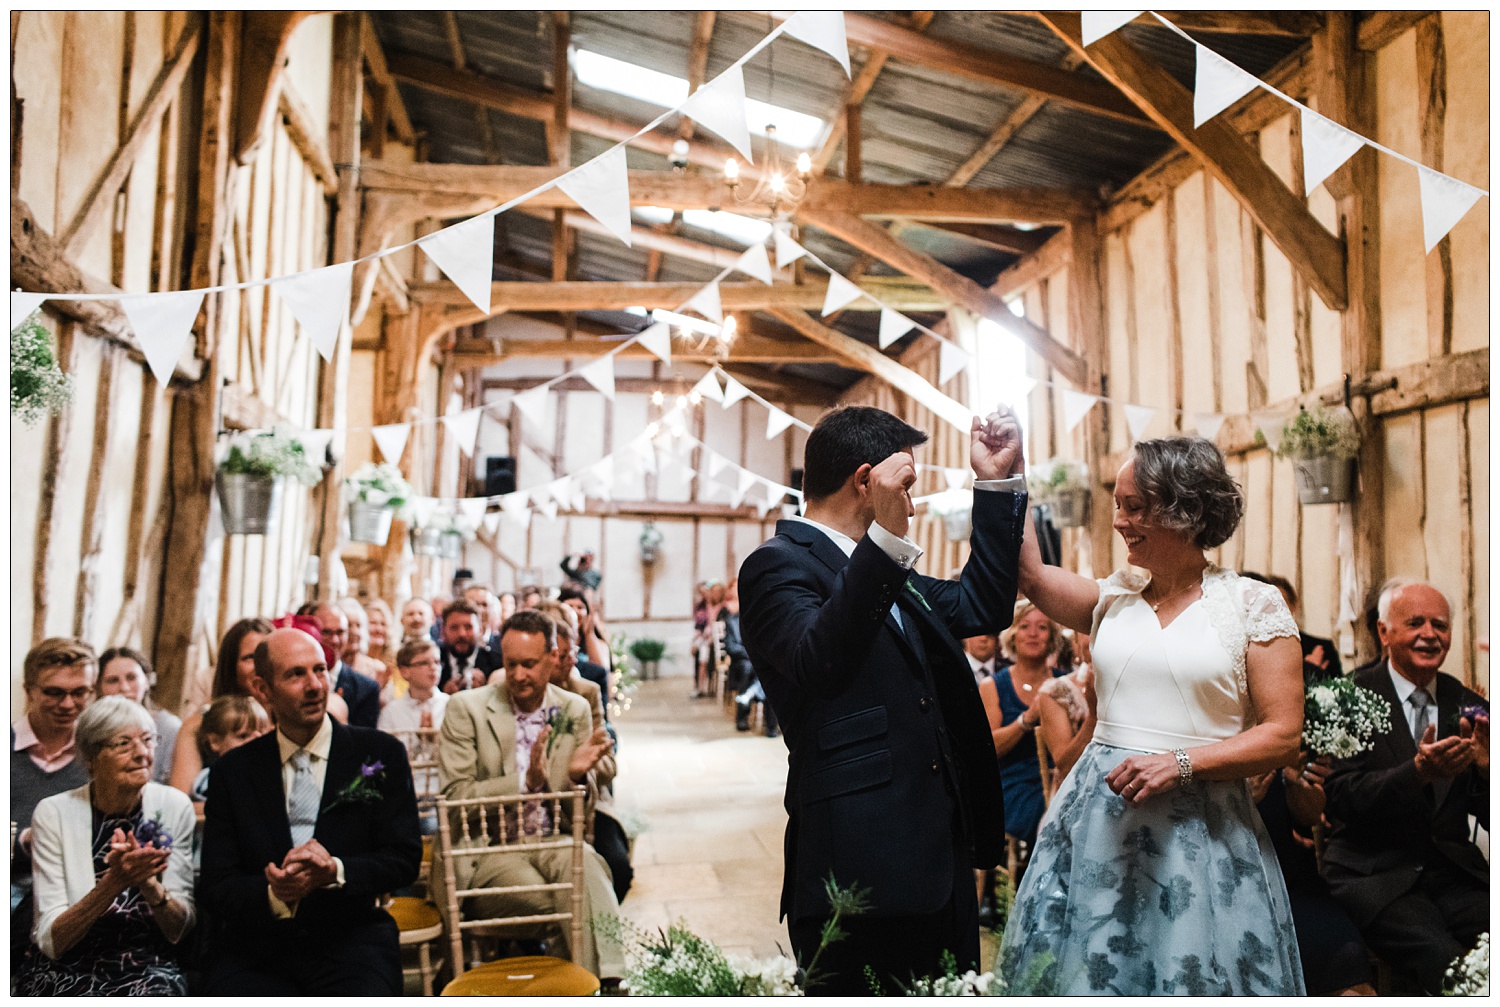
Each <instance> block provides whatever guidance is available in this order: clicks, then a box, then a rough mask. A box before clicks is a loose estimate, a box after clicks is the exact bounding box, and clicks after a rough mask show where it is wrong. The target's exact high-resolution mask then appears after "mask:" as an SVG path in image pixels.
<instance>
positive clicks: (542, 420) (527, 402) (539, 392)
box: [510, 385, 551, 427]
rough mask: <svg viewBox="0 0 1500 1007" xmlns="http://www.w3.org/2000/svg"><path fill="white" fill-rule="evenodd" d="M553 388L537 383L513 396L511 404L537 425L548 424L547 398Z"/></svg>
mask: <svg viewBox="0 0 1500 1007" xmlns="http://www.w3.org/2000/svg"><path fill="white" fill-rule="evenodd" d="M550 391H551V389H550V388H549V387H548V386H547V385H537V386H536V387H535V388H528V389H526V391H524V392H521V393H520V394H518V395H515V396H513V397H512V398H511V400H510V404H511V405H512V406H513V407H515V408H516V409H519V410H521V415H522V416H524V417H526V418H527V419H528V420H530V421H531V425H532V426H535V427H545V426H546V425H547V399H548V393H549V392H550Z"/></svg>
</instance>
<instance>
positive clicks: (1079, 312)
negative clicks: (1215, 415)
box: [1058, 216, 1115, 576]
mask: <svg viewBox="0 0 1500 1007" xmlns="http://www.w3.org/2000/svg"><path fill="white" fill-rule="evenodd" d="M1058 237H1059V238H1062V239H1064V240H1065V241H1066V242H1067V244H1068V246H1069V260H1070V262H1071V267H1070V268H1069V270H1068V332H1069V333H1070V334H1071V335H1072V337H1073V340H1074V343H1075V345H1077V346H1078V348H1079V350H1080V351H1081V353H1082V356H1083V359H1084V361H1085V363H1086V364H1087V366H1088V375H1087V379H1086V381H1085V383H1084V387H1083V390H1084V391H1086V392H1088V393H1089V394H1091V395H1104V394H1108V392H1109V389H1108V387H1107V380H1108V379H1107V377H1106V375H1105V370H1104V368H1105V363H1106V361H1107V360H1108V359H1109V332H1108V329H1107V328H1106V322H1105V311H1104V282H1103V281H1104V270H1105V266H1104V262H1103V243H1102V242H1101V241H1100V238H1099V219H1098V218H1097V217H1095V216H1088V217H1082V218H1079V219H1078V220H1076V221H1074V222H1073V224H1072V225H1071V226H1069V228H1068V229H1067V230H1066V231H1064V232H1063V233H1062V234H1060V235H1058ZM1109 423H1110V411H1109V410H1108V409H1090V410H1089V414H1088V417H1087V418H1086V419H1085V421H1084V429H1083V446H1084V459H1085V460H1086V461H1087V462H1088V466H1089V470H1090V471H1091V472H1093V473H1094V477H1095V479H1097V478H1098V477H1099V476H1100V475H1101V472H1100V469H1101V465H1102V463H1103V460H1104V456H1105V455H1106V454H1107V453H1108V451H1109V436H1110V429H1109ZM1112 519H1113V513H1112V511H1111V508H1110V507H1108V506H1106V505H1105V502H1104V501H1102V500H1096V501H1095V502H1094V504H1093V506H1092V507H1091V508H1090V513H1089V524H1088V536H1089V563H1090V566H1091V568H1092V570H1093V574H1091V576H1092V575H1096V574H1102V573H1103V572H1104V571H1106V570H1112V569H1113V568H1114V562H1113V559H1114V555H1113V550H1114V538H1115V536H1114V527H1113V520H1112Z"/></svg>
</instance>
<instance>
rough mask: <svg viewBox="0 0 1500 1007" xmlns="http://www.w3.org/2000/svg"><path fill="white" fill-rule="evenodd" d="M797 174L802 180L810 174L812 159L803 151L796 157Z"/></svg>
mask: <svg viewBox="0 0 1500 1007" xmlns="http://www.w3.org/2000/svg"><path fill="white" fill-rule="evenodd" d="M797 174H798V175H801V176H802V177H803V178H806V177H807V176H808V175H811V174H812V158H811V157H809V156H808V155H807V151H805V150H804V151H803V152H802V153H800V154H798V155H797Z"/></svg>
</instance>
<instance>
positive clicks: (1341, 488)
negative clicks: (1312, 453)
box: [1292, 455, 1359, 504]
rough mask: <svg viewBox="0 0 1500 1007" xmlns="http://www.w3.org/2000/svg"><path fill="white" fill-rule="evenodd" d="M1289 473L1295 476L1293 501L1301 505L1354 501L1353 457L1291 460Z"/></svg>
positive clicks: (1326, 456) (1321, 456) (1356, 476)
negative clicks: (1297, 501)
mask: <svg viewBox="0 0 1500 1007" xmlns="http://www.w3.org/2000/svg"><path fill="white" fill-rule="evenodd" d="M1292 471H1293V472H1294V473H1295V474H1296V477H1297V499H1298V500H1301V501H1302V503H1304V504H1333V503H1348V502H1349V501H1350V500H1352V499H1354V487H1355V486H1356V485H1357V481H1358V478H1359V470H1358V466H1357V463H1356V461H1355V460H1354V459H1353V458H1335V457H1333V456H1332V455H1320V456H1319V457H1317V458H1294V459H1292Z"/></svg>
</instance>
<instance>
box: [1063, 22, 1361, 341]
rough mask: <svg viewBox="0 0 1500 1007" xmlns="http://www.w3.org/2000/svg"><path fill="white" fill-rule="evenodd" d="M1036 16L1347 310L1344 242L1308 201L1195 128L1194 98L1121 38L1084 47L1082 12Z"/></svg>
mask: <svg viewBox="0 0 1500 1007" xmlns="http://www.w3.org/2000/svg"><path fill="white" fill-rule="evenodd" d="M1038 17H1040V18H1041V19H1042V20H1043V21H1045V22H1046V23H1047V24H1048V25H1049V26H1050V27H1051V28H1052V30H1053V31H1054V32H1055V33H1056V34H1057V36H1058V37H1059V38H1061V39H1062V40H1063V41H1065V42H1067V43H1068V44H1069V45H1070V46H1072V47H1073V50H1074V51H1075V52H1077V53H1078V54H1079V55H1081V56H1082V57H1083V58H1084V59H1086V60H1088V61H1089V63H1090V64H1091V65H1092V66H1093V67H1094V68H1095V69H1096V70H1098V71H1099V72H1100V73H1102V74H1103V75H1104V76H1105V77H1106V78H1107V79H1109V80H1111V81H1113V82H1114V83H1115V84H1116V85H1117V86H1119V87H1120V89H1121V90H1123V91H1125V92H1126V93H1127V94H1129V95H1130V96H1131V98H1132V100H1134V101H1135V102H1137V103H1138V104H1139V105H1140V106H1141V108H1142V109H1144V110H1145V111H1146V112H1147V113H1149V114H1150V116H1151V117H1152V119H1154V120H1155V121H1156V122H1157V123H1158V124H1159V125H1160V126H1161V127H1162V128H1163V129H1164V130H1166V131H1167V132H1168V134H1170V135H1171V137H1172V138H1173V139H1174V140H1176V141H1177V142H1178V143H1179V144H1180V145H1182V147H1183V148H1184V149H1185V150H1188V151H1189V152H1191V153H1192V154H1193V156H1194V157H1195V158H1197V159H1198V161H1199V162H1201V163H1202V164H1203V166H1204V168H1206V169H1207V170H1208V171H1209V172H1210V173H1211V174H1212V175H1213V176H1214V178H1216V179H1217V180H1218V181H1219V183H1220V184H1221V185H1223V186H1224V187H1225V188H1226V189H1228V190H1229V192H1230V193H1232V194H1233V195H1234V197H1235V198H1236V199H1237V200H1238V201H1239V203H1240V205H1241V206H1243V207H1244V208H1245V209H1246V210H1247V211H1248V212H1249V213H1250V215H1251V216H1252V217H1253V218H1254V219H1255V222H1256V223H1257V224H1259V225H1260V227H1261V229H1262V230H1264V231H1265V233H1266V235H1267V236H1268V237H1269V238H1270V239H1271V240H1272V241H1273V242H1275V243H1276V247H1277V248H1279V249H1281V252H1282V254H1283V255H1285V256H1286V257H1287V259H1288V260H1290V262H1291V263H1292V266H1293V267H1294V268H1295V269H1296V270H1297V271H1298V272H1299V273H1300V274H1301V275H1302V277H1303V278H1304V279H1305V280H1306V281H1307V282H1308V285H1309V286H1311V287H1312V288H1313V289H1314V290H1316V291H1317V292H1318V296H1319V297H1320V298H1322V300H1323V303H1324V304H1325V305H1327V306H1328V307H1329V308H1330V309H1331V310H1334V311H1342V310H1344V308H1345V307H1346V306H1347V305H1348V280H1347V277H1346V276H1345V254H1344V245H1343V242H1342V241H1341V240H1340V239H1338V238H1336V237H1334V236H1333V235H1332V234H1330V233H1329V232H1328V229H1327V228H1325V227H1324V226H1323V225H1322V224H1321V223H1320V222H1319V221H1318V219H1317V218H1316V217H1314V216H1313V215H1312V213H1311V211H1309V210H1308V208H1307V203H1306V201H1305V200H1304V199H1302V197H1300V196H1297V195H1295V194H1293V193H1292V191H1291V190H1290V189H1288V188H1287V186H1286V183H1284V182H1282V180H1281V179H1280V178H1279V177H1278V176H1277V175H1276V173H1275V172H1273V171H1272V170H1271V167H1270V166H1269V165H1268V164H1266V163H1265V161H1263V160H1261V157H1260V155H1259V154H1258V153H1257V152H1256V151H1255V150H1253V149H1251V147H1250V146H1249V145H1248V144H1247V143H1246V142H1245V141H1244V140H1243V139H1242V138H1241V137H1240V136H1239V135H1238V134H1236V133H1235V131H1234V129H1233V128H1232V127H1231V126H1229V125H1228V124H1226V123H1225V122H1223V120H1222V119H1221V118H1215V119H1210V120H1209V121H1208V122H1206V123H1204V124H1203V125H1202V126H1200V127H1197V128H1196V129H1195V128H1194V127H1193V99H1192V95H1191V94H1190V93H1189V92H1188V90H1187V89H1186V88H1184V87H1183V86H1182V85H1181V84H1179V83H1178V82H1177V80H1176V79H1175V78H1173V77H1172V76H1171V75H1170V74H1168V73H1167V72H1166V71H1165V70H1163V69H1162V68H1161V67H1160V66H1158V65H1157V64H1156V63H1154V62H1152V61H1151V60H1148V59H1146V58H1144V57H1142V56H1141V55H1140V53H1138V52H1137V51H1136V50H1135V48H1134V47H1132V46H1131V44H1130V43H1129V42H1128V41H1126V40H1125V38H1124V36H1123V35H1122V34H1121V33H1119V32H1116V33H1115V34H1113V35H1108V36H1106V37H1104V38H1102V39H1099V40H1098V41H1096V42H1095V43H1093V44H1092V45H1090V46H1088V47H1087V48H1085V47H1084V45H1083V38H1082V25H1081V19H1080V17H1079V15H1078V14H1077V13H1075V12H1072V11H1043V12H1041V13H1040V14H1038Z"/></svg>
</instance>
